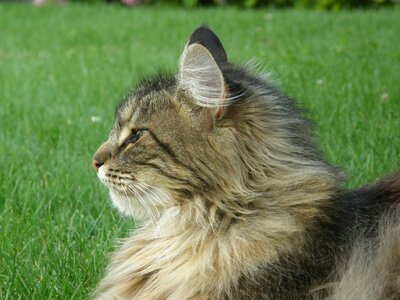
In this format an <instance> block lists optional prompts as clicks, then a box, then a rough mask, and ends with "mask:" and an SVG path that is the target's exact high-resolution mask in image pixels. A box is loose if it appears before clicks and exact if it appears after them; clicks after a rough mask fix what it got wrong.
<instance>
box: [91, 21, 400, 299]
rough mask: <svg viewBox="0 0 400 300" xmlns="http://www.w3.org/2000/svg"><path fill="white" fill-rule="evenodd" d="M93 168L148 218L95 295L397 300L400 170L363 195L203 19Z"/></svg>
mask: <svg viewBox="0 0 400 300" xmlns="http://www.w3.org/2000/svg"><path fill="white" fill-rule="evenodd" d="M93 165H94V167H95V168H96V170H97V175H98V177H99V179H100V181H101V182H102V183H104V184H105V185H106V186H107V187H108V188H109V190H110V195H111V199H112V202H113V204H114V205H115V206H116V207H117V208H118V209H119V210H120V211H121V212H122V213H123V214H125V215H129V216H132V217H134V218H135V219H137V220H141V221H142V223H141V226H140V228H139V229H137V230H136V231H135V232H134V233H133V235H132V236H131V237H129V238H127V239H126V240H124V242H123V245H122V246H121V247H120V249H118V250H117V251H116V252H115V253H114V254H113V256H112V259H111V262H110V264H109V266H108V268H107V271H106V273H105V276H104V278H103V279H102V281H101V283H100V284H99V286H98V288H97V290H96V292H95V297H97V298H99V299H171V300H184V299H204V300H206V299H308V298H328V299H400V222H399V220H400V219H399V218H400V176H399V175H395V176H392V177H389V178H386V179H383V180H382V181H379V182H377V183H375V184H372V185H368V186H366V187H363V188H361V189H358V190H351V191H349V190H345V189H343V188H342V187H341V178H340V176H339V175H338V174H339V173H338V172H337V171H336V170H335V169H334V168H332V167H331V166H330V165H329V164H327V162H325V161H324V160H323V159H322V158H321V155H320V153H319V151H318V149H317V147H316V146H315V145H314V143H313V139H312V133H311V131H310V124H309V122H308V121H307V120H305V119H304V118H303V117H302V116H301V115H300V112H299V110H298V108H297V107H296V105H295V103H293V101H292V100H291V99H290V98H288V97H286V96H284V95H282V94H281V93H280V92H279V91H277V90H276V89H275V88H274V87H273V86H272V85H271V84H270V83H268V82H265V81H264V79H262V78H261V77H258V76H255V75H253V74H252V73H251V72H250V71H249V70H248V69H246V68H245V67H241V66H236V65H233V64H231V63H229V62H228V58H227V55H226V53H225V50H224V48H223V47H222V45H221V42H220V40H219V39H218V38H217V37H216V35H215V34H214V33H213V32H212V31H211V30H210V29H208V28H206V27H200V28H198V29H196V30H195V31H194V32H193V34H192V35H191V37H190V39H189V42H188V43H187V45H186V47H185V49H184V51H183V53H182V55H181V58H180V62H179V71H178V73H177V75H176V76H175V77H172V76H171V77H169V76H158V77H156V78H154V79H151V80H146V81H144V82H142V83H140V84H139V85H138V87H137V88H136V89H135V90H134V91H133V92H132V93H131V94H130V95H129V96H128V97H126V99H125V100H124V101H123V102H122V103H121V104H120V105H119V107H118V109H117V114H116V120H115V123H114V125H113V128H112V130H111V132H110V135H109V138H108V140H107V141H106V142H105V143H104V144H103V145H102V146H101V147H100V148H99V149H98V150H97V152H96V153H95V155H94V159H93Z"/></svg>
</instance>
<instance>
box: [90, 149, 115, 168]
mask: <svg viewBox="0 0 400 300" xmlns="http://www.w3.org/2000/svg"><path fill="white" fill-rule="evenodd" d="M110 149H111V147H110V145H109V144H108V143H107V142H106V143H104V144H103V145H101V146H100V148H99V149H97V151H96V153H95V154H94V156H93V160H92V167H93V168H94V169H95V170H96V172H97V171H98V170H99V168H100V167H101V166H102V165H104V164H105V163H106V162H107V161H108V160H109V159H110V158H111V151H110Z"/></svg>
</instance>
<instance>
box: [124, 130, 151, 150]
mask: <svg viewBox="0 0 400 300" xmlns="http://www.w3.org/2000/svg"><path fill="white" fill-rule="evenodd" d="M145 132H146V130H145V129H135V130H133V131H132V134H131V135H130V136H129V137H128V138H127V139H126V140H125V142H124V145H125V146H126V145H128V144H134V143H136V142H137V141H138V140H139V139H140V138H141V137H142V136H143V134H144V133H145Z"/></svg>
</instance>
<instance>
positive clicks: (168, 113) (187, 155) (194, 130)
mask: <svg viewBox="0 0 400 300" xmlns="http://www.w3.org/2000/svg"><path fill="white" fill-rule="evenodd" d="M226 66H228V61H227V56H226V53H225V50H224V48H223V47H222V45H221V42H220V41H219V39H218V38H217V36H216V35H215V34H214V33H213V32H212V31H211V30H210V29H208V28H206V27H200V28H198V29H197V30H196V31H194V32H193V34H192V35H191V37H190V39H189V42H188V43H187V45H186V47H185V49H184V51H183V53H182V55H181V58H180V61H179V70H178V74H177V75H176V76H175V77H171V78H169V77H167V76H159V77H156V78H153V79H151V80H146V81H143V82H142V83H140V84H139V85H138V87H137V88H136V89H135V90H134V91H133V92H132V93H131V94H130V95H129V96H128V97H127V98H126V99H125V100H124V101H123V102H122V103H121V104H120V105H119V107H118V109H117V114H116V120H115V123H114V125H113V128H112V130H111V132H110V134H109V138H108V140H107V141H106V142H105V143H104V144H103V145H101V147H100V148H99V149H98V150H97V151H96V153H95V155H94V157H93V166H94V167H95V168H96V170H97V174H98V177H99V179H100V180H101V182H102V183H104V184H105V185H106V186H107V187H108V188H109V189H110V194H111V198H112V201H113V203H114V204H115V206H116V207H118V208H119V209H120V210H121V211H122V212H123V213H125V214H128V215H134V216H136V217H144V216H145V211H146V210H148V209H150V210H152V209H154V207H157V209H158V210H160V209H163V208H164V207H170V206H172V205H179V204H180V203H177V202H180V201H185V199H187V201H191V199H193V197H195V196H196V195H197V194H200V193H207V192H217V191H218V190H219V189H223V188H224V185H225V184H228V182H229V181H232V182H234V181H237V180H239V181H240V180H242V178H241V177H242V174H240V172H241V170H240V169H239V168H237V164H239V163H240V162H239V161H238V160H240V157H238V156H237V155H236V153H235V147H236V140H235V136H233V135H232V134H231V131H227V132H225V131H226V130H225V129H226V128H229V127H230V126H232V124H231V122H230V121H229V120H230V119H231V118H228V117H227V115H228V111H227V106H228V104H229V102H232V101H233V100H234V99H235V97H238V93H237V92H238V91H239V89H238V88H237V87H234V88H233V89H235V93H232V92H231V91H230V88H229V86H228V84H227V83H226V81H225V79H224V76H223V73H222V71H221V69H222V68H224V67H226Z"/></svg>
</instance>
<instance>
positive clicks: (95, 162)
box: [92, 159, 104, 172]
mask: <svg viewBox="0 0 400 300" xmlns="http://www.w3.org/2000/svg"><path fill="white" fill-rule="evenodd" d="M102 165H104V162H100V161H98V160H97V159H93V161H92V167H93V168H94V169H95V170H96V172H97V171H98V170H99V168H100V167H101V166H102Z"/></svg>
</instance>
